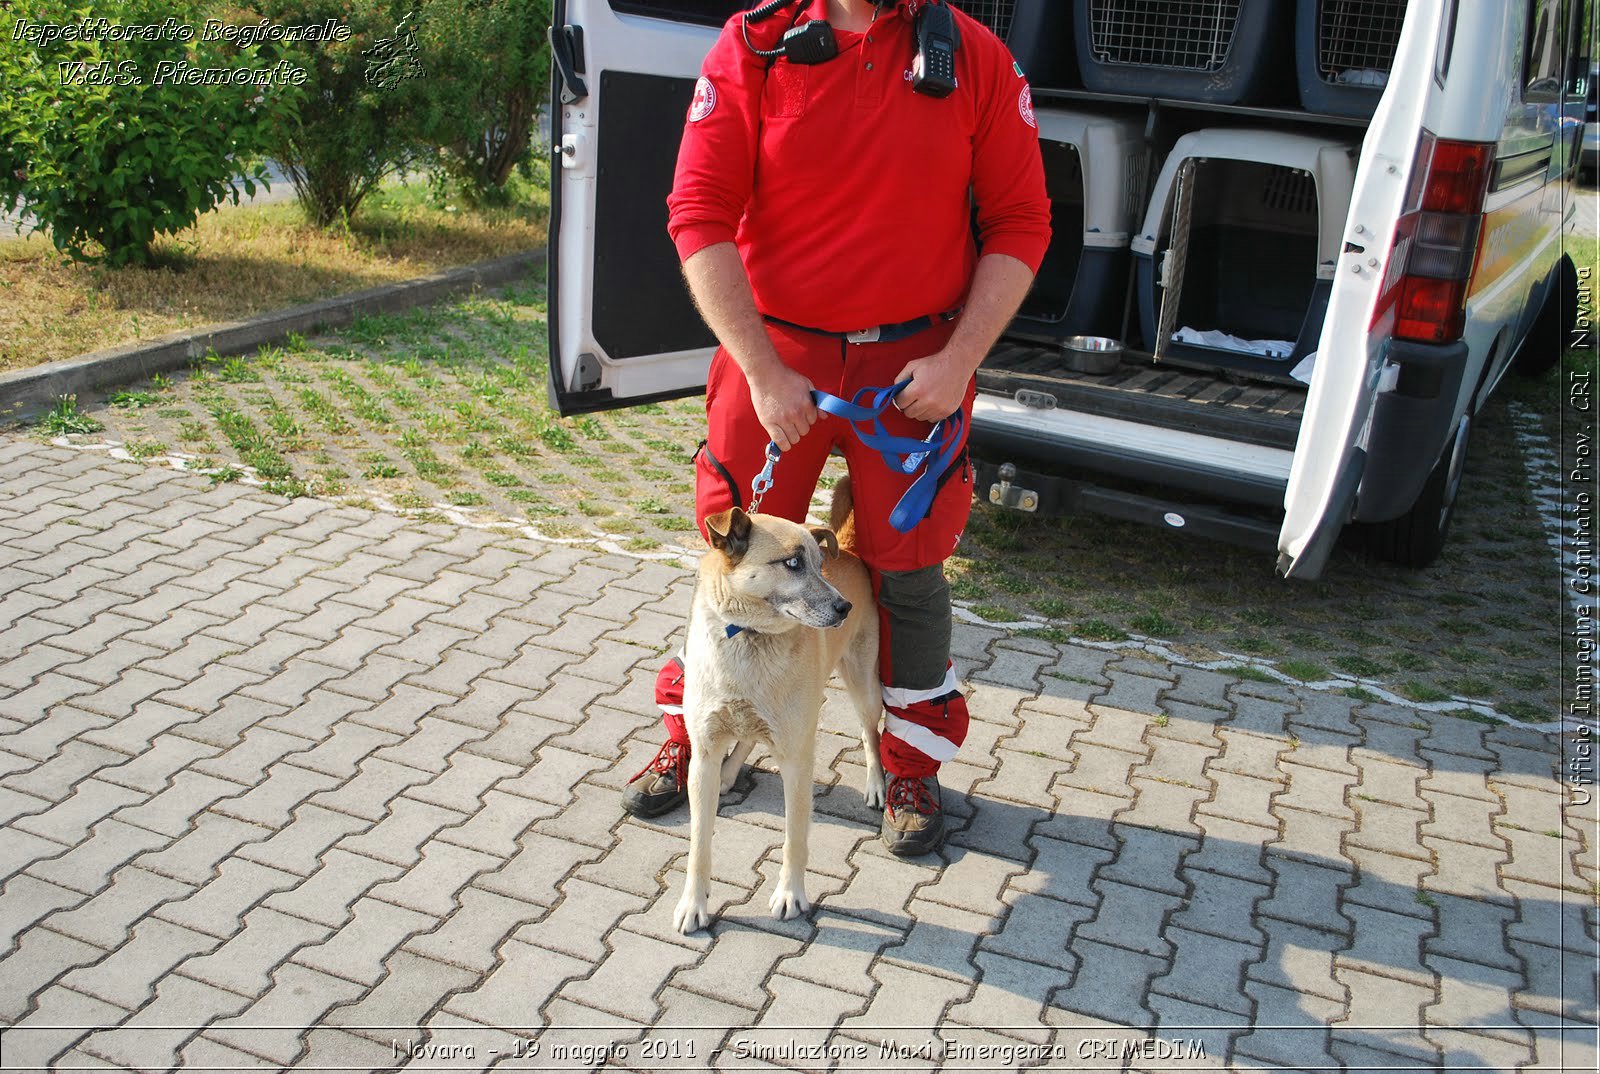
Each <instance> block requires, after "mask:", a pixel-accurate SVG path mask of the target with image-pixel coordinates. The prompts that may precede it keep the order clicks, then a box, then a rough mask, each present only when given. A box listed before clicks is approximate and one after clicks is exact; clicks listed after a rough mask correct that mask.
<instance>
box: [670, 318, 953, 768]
mask: <svg viewBox="0 0 1600 1074" xmlns="http://www.w3.org/2000/svg"><path fill="white" fill-rule="evenodd" d="M953 327H954V326H953V325H952V324H950V323H946V322H938V323H936V324H935V325H934V326H933V327H931V328H928V329H926V330H924V331H922V332H919V333H917V334H916V335H914V336H911V337H909V338H907V339H904V340H899V341H895V342H890V343H860V344H855V343H847V342H845V341H843V340H840V339H836V338H833V337H830V336H824V335H819V334H817V333H812V332H806V331H804V330H801V329H792V328H787V327H781V326H777V325H768V327H767V334H768V336H769V337H770V338H771V339H772V342H773V345H774V346H775V347H776V348H777V350H778V354H779V355H780V357H782V359H783V361H784V364H786V365H787V366H789V368H791V369H794V370H796V371H798V372H799V373H800V374H802V375H803V376H805V377H806V378H807V379H809V380H810V381H811V383H812V385H813V386H814V387H817V388H820V389H822V390H823V391H826V392H830V393H832V394H834V395H837V396H839V397H840V398H843V399H851V398H852V397H853V396H854V395H855V393H856V391H857V390H859V389H861V388H864V387H875V388H877V387H885V386H887V385H890V384H892V383H894V378H895V375H896V374H898V373H899V372H900V370H901V369H903V368H904V367H905V366H906V364H907V363H908V362H910V361H912V360H914V359H917V358H923V357H926V356H927V355H930V354H933V353H935V352H936V351H938V350H939V349H940V348H941V347H942V346H944V344H945V341H946V340H947V339H948V338H949V335H950V333H951V331H952V330H953ZM974 393H975V385H974V384H969V385H968V386H967V394H966V399H965V401H964V402H963V404H962V406H963V410H964V411H965V413H966V416H967V418H968V421H967V422H966V424H965V425H964V426H963V429H964V430H965V429H966V428H970V426H971V420H970V419H971V416H972V400H973V395H974ZM882 420H883V423H884V426H885V428H886V429H887V430H888V432H889V433H890V434H892V435H895V436H908V437H915V438H917V439H922V438H924V437H926V436H927V435H928V433H929V431H930V430H931V428H932V427H931V426H930V425H929V424H928V423H926V422H920V421H915V420H913V419H911V418H908V417H906V416H905V415H904V414H902V413H900V411H898V410H896V409H894V408H893V407H890V408H889V409H888V410H887V411H886V412H885V413H884V415H883V416H882ZM706 425H707V439H706V443H705V445H704V447H703V448H702V450H701V451H700V453H699V454H698V455H697V457H696V462H695V517H696V519H697V520H699V522H700V526H701V535H702V536H704V532H705V530H704V527H705V523H704V520H705V518H706V516H708V515H712V514H716V513H717V512H718V511H725V510H727V509H729V508H730V507H735V506H739V507H748V506H749V501H750V483H751V481H752V480H753V479H754V478H755V476H756V474H758V473H759V472H760V471H761V467H762V465H763V464H764V462H765V454H766V446H767V442H768V437H767V434H766V431H765V430H764V429H763V428H762V426H761V423H760V421H759V420H758V419H757V417H756V413H755V408H754V407H753V406H752V404H751V401H750V388H749V385H748V384H746V382H745V379H744V373H743V372H742V371H741V370H740V369H739V366H738V364H737V363H736V362H734V361H733V359H732V358H731V357H730V356H729V355H728V354H727V352H726V351H724V350H722V349H721V348H719V349H718V350H717V353H716V356H715V357H714V358H713V359H712V362H711V371H710V374H709V375H708V377H707V380H706ZM835 448H837V449H838V450H839V451H840V452H841V453H842V454H843V455H844V458H845V463H846V465H847V466H848V467H849V470H850V481H851V486H852V490H853V497H854V502H855V516H856V518H855V521H856V534H857V547H856V553H857V554H858V555H859V556H860V557H861V559H862V561H863V562H865V563H866V565H867V569H868V571H869V572H870V574H871V576H872V584H873V590H874V592H875V593H876V595H877V597H878V603H879V611H878V625H879V662H880V674H881V678H882V680H883V684H884V690H883V693H884V704H885V706H886V708H887V709H888V716H887V720H886V722H885V726H884V734H883V746H882V759H883V764H884V768H885V769H887V770H888V771H889V773H890V774H891V775H896V776H924V775H931V774H933V773H934V772H936V771H938V768H939V764H940V763H941V762H943V761H946V760H949V759H950V758H951V757H953V756H954V755H955V752H956V749H957V747H959V746H960V745H961V742H962V740H963V739H965V737H966V732H967V707H966V700H965V698H964V697H963V696H962V695H961V692H960V691H959V690H958V689H957V688H956V684H955V673H954V669H953V667H952V666H951V662H950V653H949V637H950V604H949V591H948V589H947V588H946V587H945V586H944V584H943V578H942V573H941V572H940V570H939V567H940V565H941V564H942V563H943V562H944V560H945V559H946V558H947V557H948V556H949V555H950V554H951V552H953V551H954V550H955V546H956V541H957V540H958V539H959V538H960V536H961V531H962V530H963V529H964V528H965V527H966V523H967V517H968V515H969V514H970V513H971V510H972V468H971V464H970V463H969V461H968V459H967V456H966V453H965V450H964V448H965V445H963V450H962V452H961V453H960V454H959V455H958V456H957V458H956V460H955V462H954V463H952V464H951V466H950V468H949V469H948V470H946V471H945V473H944V475H943V476H942V478H941V480H942V482H943V483H942V485H941V486H940V488H939V491H938V493H937V495H936V496H935V497H934V502H933V505H932V507H931V508H930V509H929V512H928V516H927V517H926V518H924V519H923V520H922V521H921V522H920V523H919V524H918V525H917V526H915V527H914V528H913V529H912V530H911V531H910V532H909V533H900V532H899V531H897V530H896V529H895V528H894V527H893V526H891V525H890V524H889V514H890V512H891V511H892V510H893V509H894V506H895V504H896V503H898V502H899V500H900V497H901V496H902V495H904V493H905V491H906V490H907V489H908V488H910V486H911V484H912V482H913V481H914V480H915V475H911V474H906V473H904V472H903V471H901V470H900V469H899V468H898V467H895V468H891V467H890V466H889V465H888V464H887V463H886V462H885V461H884V459H883V457H882V456H881V455H879V454H878V453H877V452H876V451H872V450H870V449H868V448H866V447H865V446H863V445H862V444H861V442H860V441H859V440H858V439H857V438H856V435H855V432H854V431H853V430H852V429H851V428H850V426H849V423H847V422H845V421H842V420H840V419H838V418H834V417H830V416H828V415H819V417H818V419H817V421H816V423H815V424H814V425H812V427H811V429H810V431H809V432H807V433H806V435H805V436H804V437H803V438H802V439H801V441H800V442H799V443H798V444H796V445H794V446H793V447H791V448H790V449H789V450H788V451H785V452H784V453H783V457H782V458H781V459H780V460H779V461H778V464H777V466H776V468H775V469H774V471H773V486H772V488H771V490H770V491H768V492H767V494H766V496H765V498H764V500H763V502H762V504H761V511H762V513H764V514H772V515H777V516H779V517H782V518H787V519H791V520H793V521H795V522H801V521H804V519H805V516H806V513H807V511H808V509H809V507H810V504H811V496H812V493H813V492H814V491H815V489H816V484H817V478H818V476H820V474H821V473H822V467H823V465H824V463H826V462H827V458H828V454H829V452H830V451H832V450H833V449H835ZM897 657H898V659H897ZM682 683H683V668H682V665H681V664H680V663H679V662H678V661H676V660H674V661H670V662H669V663H668V664H667V665H666V666H664V667H663V668H662V669H661V673H660V675H659V676H658V677H657V680H656V702H657V704H658V705H659V706H660V707H661V709H662V713H663V717H664V720H665V722H666V726H667V732H668V735H669V736H670V737H671V738H674V739H677V740H679V741H682V742H687V741H688V733H687V731H686V730H685V729H684V726H683V717H682V712H683V708H682V706H683V685H682Z"/></svg>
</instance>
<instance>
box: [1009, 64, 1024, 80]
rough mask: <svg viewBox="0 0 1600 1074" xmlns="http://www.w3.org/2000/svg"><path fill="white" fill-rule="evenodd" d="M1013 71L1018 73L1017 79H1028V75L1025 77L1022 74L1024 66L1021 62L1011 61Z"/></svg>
mask: <svg viewBox="0 0 1600 1074" xmlns="http://www.w3.org/2000/svg"><path fill="white" fill-rule="evenodd" d="M1011 69H1012V70H1013V71H1015V72H1016V73H1017V77H1018V78H1026V77H1027V76H1026V75H1024V74H1023V73H1022V64H1021V63H1020V62H1018V61H1017V60H1012V61H1011Z"/></svg>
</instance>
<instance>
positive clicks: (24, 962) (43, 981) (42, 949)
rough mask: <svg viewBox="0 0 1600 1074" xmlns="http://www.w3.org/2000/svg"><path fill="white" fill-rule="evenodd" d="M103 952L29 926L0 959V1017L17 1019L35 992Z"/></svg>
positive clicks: (27, 1007)
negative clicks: (8, 952) (15, 943)
mask: <svg viewBox="0 0 1600 1074" xmlns="http://www.w3.org/2000/svg"><path fill="white" fill-rule="evenodd" d="M104 955H105V951H104V950H102V949H101V948H98V947H95V946H94V945H92V944H86V943H84V942H83V941H81V940H74V939H72V938H71V937H70V936H63V935H61V934H60V933H59V932H52V931H51V930H49V929H47V928H34V929H29V930H28V931H27V932H25V933H23V934H22V939H21V940H20V941H19V942H18V944H17V946H16V948H15V949H14V950H13V951H12V952H11V953H10V954H8V955H7V956H6V957H5V958H3V959H0V1018H3V1019H4V1020H5V1022H6V1024H7V1025H12V1024H15V1023H17V1022H19V1021H21V1020H22V1017H23V1016H24V1015H25V1014H27V1013H28V1011H29V1010H30V1008H31V1007H32V1006H33V997H34V995H35V994H36V993H39V992H42V991H44V990H45V989H46V988H47V987H48V986H49V985H50V984H51V983H52V982H53V981H55V979H56V978H57V977H59V976H61V975H62V974H63V973H65V972H66V971H67V970H70V969H75V968H76V967H78V966H87V965H89V964H90V963H93V962H98V961H99V960H100V959H101V958H102V957H103V956H104ZM69 1043H70V1042H69ZM7 1051H8V1052H9V1051H10V1049H9V1048H8V1049H7ZM7 1062H8V1064H9V1062H10V1057H9V1055H8V1057H7Z"/></svg>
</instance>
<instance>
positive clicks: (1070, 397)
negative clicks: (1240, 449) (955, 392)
mask: <svg viewBox="0 0 1600 1074" xmlns="http://www.w3.org/2000/svg"><path fill="white" fill-rule="evenodd" d="M978 389H979V390H980V391H983V392H988V393H991V394H995V395H1006V396H1015V395H1016V394H1017V392H1019V391H1026V392H1040V393H1044V394H1046V395H1050V396H1053V397H1054V398H1055V400H1056V407H1057V408H1058V409H1061V410H1075V411H1079V412H1082V413H1088V414H1099V415H1104V416H1105V417H1110V418H1126V419H1129V420H1133V421H1139V422H1142V423H1144V424H1147V425H1156V426H1160V427H1162V428H1168V429H1182V430H1184V431H1187V432H1194V433H1201V434H1204V435H1208V436H1219V437H1222V438H1224V439H1227V440H1237V441H1240V442H1242V443H1247V444H1262V445H1265V446H1268V447H1280V448H1289V449H1291V450H1292V449H1293V448H1294V445H1295V438H1296V437H1297V436H1298V435H1299V433H1300V419H1301V417H1302V416H1303V415H1304V414H1305V407H1306V389H1305V388H1303V387H1298V386H1296V387H1287V386H1284V385H1279V384H1262V383H1253V382H1250V381H1246V380H1241V379H1238V378H1236V377H1229V376H1228V375H1226V374H1222V373H1197V372H1194V371H1192V370H1186V369H1176V368H1173V367H1172V366H1166V365H1156V364H1153V359H1152V358H1151V356H1150V355H1148V354H1145V353H1142V352H1138V351H1128V352H1125V354H1124V356H1123V360H1122V364H1120V365H1119V366H1117V368H1116V369H1114V370H1112V371H1111V372H1110V373H1106V374H1103V375H1095V374H1092V373H1073V372H1070V371H1068V370H1067V368H1066V364H1065V361H1064V360H1063V358H1062V353H1061V351H1060V350H1058V349H1056V348H1054V347H1036V346H1027V345H1018V344H1015V343H1007V342H1001V343H1000V344H998V345H997V346H996V347H995V348H994V350H992V351H990V352H989V357H988V358H986V359H985V360H984V363H983V366H982V367H981V368H980V369H979V370H978Z"/></svg>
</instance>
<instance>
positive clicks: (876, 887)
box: [713, 824, 934, 928]
mask: <svg viewBox="0 0 1600 1074" xmlns="http://www.w3.org/2000/svg"><path fill="white" fill-rule="evenodd" d="M721 830H722V825H721V824H718V825H717V831H718V835H717V838H719V839H720V838H721ZM715 861H716V859H715V858H713V875H716V870H715ZM855 864H856V866H857V869H856V873H855V876H853V877H852V878H851V879H850V882H849V884H848V885H847V886H846V887H845V889H844V890H843V891H841V892H840V893H839V894H837V895H833V896H830V897H829V899H828V901H827V905H828V909H829V910H832V911H834V912H835V913H840V914H849V915H851V916H853V917H859V918H862V919H864V920H867V921H876V922H879V923H880V924H884V925H888V926H890V927H892V928H903V927H904V926H905V924H906V917H907V914H908V913H909V903H910V901H911V896H912V894H913V893H914V892H915V891H916V890H917V889H918V888H919V887H920V886H921V885H923V884H924V883H927V882H928V881H929V880H931V879H933V876H934V871H933V870H932V869H930V868H928V867H927V866H925V865H919V864H916V863H914V862H912V861H908V860H904V859H900V858H894V857H890V856H889V855H887V854H882V855H880V854H874V853H870V852H869V848H868V847H867V846H863V848H862V849H861V850H859V851H857V852H856V856H855ZM724 879H731V878H729V877H724Z"/></svg>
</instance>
